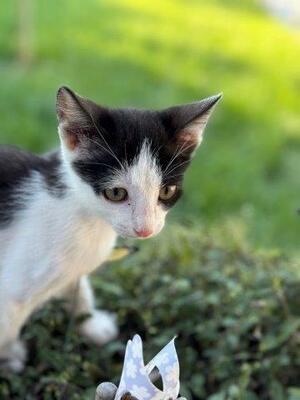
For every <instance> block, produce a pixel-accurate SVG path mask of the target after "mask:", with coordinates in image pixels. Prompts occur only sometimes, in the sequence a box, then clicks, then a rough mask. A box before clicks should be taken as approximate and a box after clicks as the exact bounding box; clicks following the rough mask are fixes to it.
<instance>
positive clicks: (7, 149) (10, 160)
mask: <svg viewBox="0 0 300 400" xmlns="http://www.w3.org/2000/svg"><path fill="white" fill-rule="evenodd" d="M59 164H60V157H59V154H58V152H53V153H49V154H47V155H45V156H44V155H42V156H40V155H37V154H34V153H31V152H29V151H26V150H22V149H19V148H18V147H16V146H11V145H1V146H0V184H2V185H3V184H5V182H7V183H8V182H10V183H12V182H15V181H19V180H20V179H22V178H24V177H26V176H29V175H31V173H32V171H38V172H40V173H41V174H42V175H47V174H53V169H56V167H58V166H59Z"/></svg>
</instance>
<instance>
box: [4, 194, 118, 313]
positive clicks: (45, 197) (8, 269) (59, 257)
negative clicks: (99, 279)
mask: <svg viewBox="0 0 300 400" xmlns="http://www.w3.org/2000/svg"><path fill="white" fill-rule="evenodd" d="M115 240H116V233H115V232H114V231H113V229H112V228H111V226H110V225H108V224H107V223H105V222H104V221H103V220H101V219H97V218H95V217H92V216H91V215H89V214H88V213H85V212H84V211H83V210H81V209H79V208H78V206H77V205H76V202H74V200H73V199H72V196H71V195H68V196H66V197H65V198H62V199H59V198H54V197H53V196H51V195H50V194H49V193H47V192H45V191H43V192H41V191H40V192H38V193H37V194H36V195H35V196H34V198H33V199H32V201H31V202H30V206H29V207H28V208H26V210H24V211H22V212H21V213H20V215H19V216H18V217H17V218H16V220H15V222H14V223H13V224H12V225H11V226H10V227H9V229H7V230H2V231H0V257H1V261H0V289H1V291H2V293H3V294H4V293H5V294H6V296H8V297H9V298H11V299H12V298H13V299H14V301H16V302H18V303H23V304H24V303H26V304H28V303H29V304H30V305H31V307H33V308H34V307H35V306H37V305H39V304H40V303H43V302H44V301H46V300H48V298H50V297H52V296H54V295H55V294H56V293H58V292H59V291H61V290H62V289H63V288H64V287H67V286H68V285H69V284H72V283H73V282H75V281H76V280H77V279H78V278H79V277H80V276H82V275H85V274H88V273H90V272H92V271H93V270H94V269H96V268H97V267H98V266H99V265H100V264H101V263H102V262H103V261H105V260H106V259H107V257H108V256H109V254H110V252H111V250H112V248H113V246H114V244H115Z"/></svg>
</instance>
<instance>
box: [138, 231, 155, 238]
mask: <svg viewBox="0 0 300 400" xmlns="http://www.w3.org/2000/svg"><path fill="white" fill-rule="evenodd" d="M134 231H135V233H136V234H137V236H138V237H142V238H146V237H149V236H151V235H152V234H153V230H151V229H135V230H134Z"/></svg>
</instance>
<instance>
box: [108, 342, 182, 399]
mask: <svg viewBox="0 0 300 400" xmlns="http://www.w3.org/2000/svg"><path fill="white" fill-rule="evenodd" d="M174 341H175V338H174V339H173V340H171V341H170V342H169V343H168V344H167V345H166V346H165V347H164V348H163V349H162V350H161V351H160V352H159V353H158V354H157V355H156V356H155V357H154V358H153V359H152V360H151V361H150V362H149V363H148V364H147V365H145V364H144V357H143V343H142V339H141V338H140V336H139V335H135V336H134V337H133V339H132V340H129V341H128V343H127V346H126V352H125V359H124V366H123V371H122V376H121V380H120V385H119V387H118V390H117V393H116V396H115V400H121V398H122V396H124V395H125V394H126V393H130V395H131V396H133V397H136V398H137V399H138V400H175V399H177V397H178V394H179V386H180V385H179V362H178V357H177V353H176V349H175V344H174ZM155 368H157V369H158V371H159V373H160V376H161V379H162V383H163V389H162V390H160V389H158V388H157V387H156V386H155V385H154V384H153V383H152V382H151V380H150V377H149V374H150V373H151V372H152V371H153V370H154V369H155Z"/></svg>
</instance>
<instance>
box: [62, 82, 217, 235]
mask: <svg viewBox="0 0 300 400" xmlns="http://www.w3.org/2000/svg"><path fill="white" fill-rule="evenodd" d="M220 97H221V96H220V95H219V96H214V97H210V98H208V99H205V100H202V101H200V102H197V103H192V104H187V105H184V106H175V107H172V108H169V109H165V110H162V111H146V110H134V109H119V110H113V109H108V108H104V107H101V106H99V105H97V104H95V103H93V102H91V101H90V100H87V99H84V98H82V97H80V96H78V95H76V94H75V93H73V92H72V91H71V90H70V89H68V88H65V87H63V88H61V89H60V90H59V91H58V96H57V114H58V119H59V133H60V137H61V143H62V152H63V156H64V161H65V164H66V167H67V170H68V174H69V178H70V184H71V185H72V187H73V190H75V191H76V193H77V195H78V199H80V201H82V202H83V203H84V205H85V207H86V208H87V209H88V210H89V211H90V212H91V213H92V214H95V215H99V216H100V217H101V218H103V219H104V220H106V222H108V223H109V224H110V225H112V227H113V228H114V230H115V231H116V232H117V233H118V234H119V235H121V236H123V237H138V238H145V237H150V236H154V235H156V234H158V233H159V232H160V231H161V229H162V228H163V226H164V222H165V217H166V214H167V212H168V210H169V209H170V208H171V207H172V206H173V205H174V204H175V203H176V202H177V200H178V199H179V197H180V196H181V194H182V181H183V175H184V172H185V170H186V168H187V167H188V165H189V163H190V160H191V157H192V155H193V153H194V151H195V149H196V148H197V147H198V146H199V144H200V143H201V140H202V134H203V130H204V127H205V125H206V123H207V121H208V118H209V115H210V114H211V111H212V109H213V107H214V105H215V104H216V103H217V101H218V100H219V99H220Z"/></svg>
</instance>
